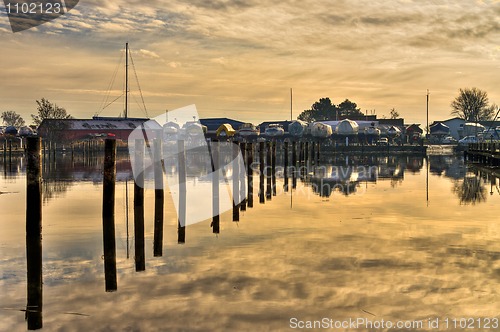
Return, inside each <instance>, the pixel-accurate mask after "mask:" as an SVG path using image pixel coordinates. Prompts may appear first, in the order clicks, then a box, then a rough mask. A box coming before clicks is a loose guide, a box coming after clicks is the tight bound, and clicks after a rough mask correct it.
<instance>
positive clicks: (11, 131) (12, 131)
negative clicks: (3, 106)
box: [4, 126, 17, 136]
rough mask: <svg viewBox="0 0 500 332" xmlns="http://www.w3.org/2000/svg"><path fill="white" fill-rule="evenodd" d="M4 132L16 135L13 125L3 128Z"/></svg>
mask: <svg viewBox="0 0 500 332" xmlns="http://www.w3.org/2000/svg"><path fill="white" fill-rule="evenodd" d="M4 133H5V135H12V136H16V135H17V129H16V127H14V126H8V127H7V128H5V131H4Z"/></svg>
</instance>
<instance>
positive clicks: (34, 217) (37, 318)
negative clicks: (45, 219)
mask: <svg viewBox="0 0 500 332" xmlns="http://www.w3.org/2000/svg"><path fill="white" fill-rule="evenodd" d="M26 258H27V284H28V289H27V305H26V320H27V321H28V330H38V329H41V328H42V327H43V320H42V306H43V296H42V286H43V282H42V183H41V159H40V139H39V138H38V137H28V139H27V148H26Z"/></svg>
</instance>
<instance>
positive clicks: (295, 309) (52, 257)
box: [0, 156, 500, 331]
mask: <svg viewBox="0 0 500 332" xmlns="http://www.w3.org/2000/svg"><path fill="white" fill-rule="evenodd" d="M278 161H280V159H279V160H278ZM322 166H323V167H321V168H320V169H317V170H316V171H312V170H311V173H310V174H307V175H306V176H305V177H304V178H302V179H299V180H298V181H297V188H296V189H295V190H293V191H292V192H291V193H290V192H288V193H285V192H283V190H282V186H283V178H282V177H278V195H277V196H274V197H273V198H272V200H270V201H266V203H265V204H259V201H258V197H257V196H256V197H255V198H254V208H251V209H250V208H248V209H247V211H242V212H241V216H240V222H233V221H232V213H231V211H228V212H226V213H224V214H223V215H222V216H221V223H220V234H213V233H212V228H211V227H210V223H211V220H206V221H204V222H201V223H198V224H194V225H189V226H188V227H187V228H186V242H185V244H178V243H177V215H176V212H175V208H174V203H173V201H172V198H171V196H170V195H169V190H168V188H167V190H166V195H165V210H164V220H165V225H164V232H163V256H162V257H154V256H153V238H154V237H153V235H154V223H153V218H154V191H153V190H150V189H147V190H146V191H145V209H144V210H145V212H144V220H145V248H146V251H145V254H146V257H145V264H146V265H145V271H142V272H136V269H135V261H134V256H135V253H134V244H135V243H134V224H133V220H132V218H133V209H134V207H133V204H132V202H133V189H132V182H131V181H129V180H131V179H132V176H131V174H130V172H131V171H130V165H129V164H128V162H127V160H120V161H119V162H118V175H117V178H118V182H117V185H116V205H115V211H116V221H115V222H116V255H117V291H116V292H106V291H105V278H104V261H103V233H102V219H101V213H102V210H101V207H102V196H101V195H102V181H101V178H102V175H101V171H100V170H101V167H102V166H101V160H99V159H95V160H79V159H78V160H71V158H70V157H69V156H66V157H64V158H61V159H58V161H57V163H55V164H50V165H46V166H44V183H43V197H44V206H43V232H42V233H43V240H42V243H43V313H42V316H43V329H44V330H47V331H118V330H125V331H156V330H164V331H218V330H220V331H287V330H292V329H291V327H290V319H291V318H293V317H295V318H297V319H299V320H303V321H305V320H320V319H322V318H324V317H328V318H334V319H339V320H345V319H349V318H353V319H357V318H367V319H372V320H381V319H384V320H386V321H387V320H392V321H397V320H422V321H424V322H426V324H427V321H428V319H429V318H435V317H438V318H440V319H446V318H450V319H452V318H469V317H472V318H476V319H477V318H485V317H498V316H499V314H498V313H499V310H498V309H499V300H500V296H499V293H498V289H500V227H499V226H498V215H499V214H500V204H499V203H500V191H499V189H498V185H499V182H498V179H495V178H492V177H491V176H490V175H488V173H486V172H482V171H479V170H477V169H475V168H468V167H466V166H465V165H464V164H463V160H462V158H461V157H455V156H430V157H429V159H427V160H426V159H424V158H421V157H406V156H405V157H396V156H372V157H366V156H365V157H352V156H351V157H347V158H346V157H342V158H336V159H334V160H331V161H330V162H328V163H325V164H324V165H322ZM0 168H1V173H0V191H1V192H2V194H1V195H0V211H1V218H0V229H1V232H0V253H1V258H0V292H1V294H2V295H1V297H0V330H2V331H24V330H26V329H27V325H26V322H25V319H24V318H25V313H24V312H23V311H22V310H24V309H26V296H27V291H26V289H27V285H26V282H27V277H26V242H25V238H26V233H25V209H26V202H25V196H26V192H25V187H26V183H25V174H24V171H25V165H24V160H23V159H22V158H21V157H19V158H14V159H13V160H12V163H11V164H9V163H7V164H3V165H2V164H1V163H0ZM367 169H368V170H369V171H368V172H365V173H362V172H361V171H362V170H367ZM173 171H174V173H170V174H167V176H175V169H173ZM321 179H323V180H321ZM258 180H259V178H258V176H255V177H254V181H255V189H254V194H255V195H257V190H258ZM290 183H291V182H290ZM326 184H328V185H326ZM126 187H128V190H126ZM127 192H128V193H127ZM127 196H128V201H129V204H126V199H127ZM127 206H128V210H129V211H128V215H129V217H128V227H127V217H126V216H127ZM343 330H348V329H343ZM352 330H354V329H352ZM357 330H358V331H361V330H365V329H357ZM373 330H383V329H373ZM393 330H394V329H393ZM416 330H425V331H427V330H429V331H430V330H432V329H430V328H428V327H427V325H424V327H423V328H422V329H416ZM440 330H446V329H445V328H444V327H443V326H441V329H440ZM448 330H449V331H452V330H460V329H451V328H450V329H448ZM490 330H495V329H490ZM497 330H498V329H497ZM404 331H406V330H404Z"/></svg>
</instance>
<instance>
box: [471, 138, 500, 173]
mask: <svg viewBox="0 0 500 332" xmlns="http://www.w3.org/2000/svg"><path fill="white" fill-rule="evenodd" d="M464 158H465V160H466V161H469V162H473V163H479V164H482V165H485V166H493V167H499V166H500V143H473V144H469V146H468V147H467V150H465V151H464Z"/></svg>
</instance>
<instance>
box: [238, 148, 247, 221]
mask: <svg viewBox="0 0 500 332" xmlns="http://www.w3.org/2000/svg"><path fill="white" fill-rule="evenodd" d="M246 145H247V144H245V143H243V142H241V143H240V151H241V154H242V156H243V165H242V166H241V167H240V170H243V173H241V174H240V176H239V179H240V198H241V203H240V209H241V211H246V210H247V193H246V192H245V172H244V170H245V169H246V168H245V164H248V153H247V149H246Z"/></svg>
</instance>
